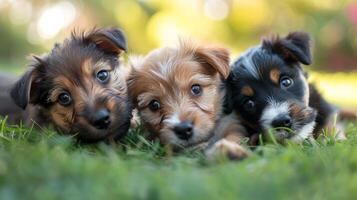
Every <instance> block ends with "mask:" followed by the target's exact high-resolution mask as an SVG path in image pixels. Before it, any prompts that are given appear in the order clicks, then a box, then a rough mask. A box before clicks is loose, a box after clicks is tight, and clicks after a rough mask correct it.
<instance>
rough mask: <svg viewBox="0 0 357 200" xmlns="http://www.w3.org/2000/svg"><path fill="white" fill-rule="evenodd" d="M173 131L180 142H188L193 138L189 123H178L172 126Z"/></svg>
mask: <svg viewBox="0 0 357 200" xmlns="http://www.w3.org/2000/svg"><path fill="white" fill-rule="evenodd" d="M173 130H174V132H175V134H176V136H177V137H178V138H180V139H182V140H189V139H190V138H191V137H192V136H193V124H192V122H189V121H184V122H180V123H179V124H177V125H175V126H174V128H173Z"/></svg>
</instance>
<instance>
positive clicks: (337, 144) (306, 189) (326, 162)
mask: <svg viewBox="0 0 357 200" xmlns="http://www.w3.org/2000/svg"><path fill="white" fill-rule="evenodd" d="M0 69H1V68H0ZM6 71H12V72H15V73H18V71H19V70H16V68H13V70H6ZM311 74H312V76H311V80H312V81H313V82H316V83H317V85H318V87H319V88H320V89H321V90H322V93H323V94H324V95H325V96H327V97H328V98H329V100H331V101H332V102H334V103H337V104H339V105H351V106H354V107H355V108H356V106H357V104H356V101H355V99H356V98H357V97H356V98H354V97H355V95H356V93H355V92H354V88H356V85H357V82H356V80H357V79H356V77H357V74H356V73H354V74H352V75H348V74H343V73H342V74H335V75H332V74H325V73H316V72H314V73H311ZM343 92H344V94H343ZM347 108H351V107H347ZM346 126H347V134H348V140H346V141H334V140H333V138H328V137H323V138H321V139H320V140H318V141H317V142H316V143H308V142H307V143H304V144H302V145H292V144H290V145H287V146H280V145H277V144H266V145H264V146H261V147H259V148H258V149H256V150H255V151H254V153H253V155H252V156H251V157H249V158H248V159H245V160H243V161H240V162H230V161H228V160H225V159H220V160H218V161H215V162H209V161H207V160H205V158H204V156H203V155H202V154H201V153H200V152H197V151H187V152H183V153H181V154H179V155H173V154H172V153H170V152H168V151H166V149H165V148H162V147H161V146H160V145H159V144H158V143H157V142H149V141H146V140H145V139H143V137H142V136H141V134H142V133H143V130H142V129H141V128H137V129H135V130H131V132H130V134H129V135H128V136H127V137H126V138H125V145H105V144H97V145H92V146H83V145H78V144H75V142H74V140H73V139H72V138H70V137H68V136H67V137H66V136H60V135H58V134H57V133H56V132H54V131H51V130H37V129H34V128H31V127H23V126H9V125H7V124H6V122H5V120H0V148H1V149H0V199H205V200H209V199H355V198H356V197H357V123H347V122H346Z"/></svg>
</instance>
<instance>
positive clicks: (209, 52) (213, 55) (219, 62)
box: [195, 47, 230, 79]
mask: <svg viewBox="0 0 357 200" xmlns="http://www.w3.org/2000/svg"><path fill="white" fill-rule="evenodd" d="M195 58H196V59H197V60H198V61H199V62H201V63H207V64H208V65H210V66H211V67H212V68H213V69H214V70H216V71H217V72H218V73H219V74H220V75H221V76H222V77H224V79H226V78H227V77H228V75H229V70H230V67H229V51H228V50H227V49H225V48H221V47H209V48H200V47H199V48H198V49H197V50H196V51H195Z"/></svg>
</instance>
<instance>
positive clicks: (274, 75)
mask: <svg viewBox="0 0 357 200" xmlns="http://www.w3.org/2000/svg"><path fill="white" fill-rule="evenodd" d="M270 79H271V81H272V82H273V83H275V84H276V85H279V80H280V71H279V70H278V69H272V70H271V71H270Z"/></svg>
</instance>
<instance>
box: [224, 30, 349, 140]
mask: <svg viewBox="0 0 357 200" xmlns="http://www.w3.org/2000/svg"><path fill="white" fill-rule="evenodd" d="M301 64H305V65H309V64H311V53H310V38H309V36H308V34H306V33H303V32H293V33H290V34H288V35H287V36H286V37H284V38H280V37H275V38H271V39H264V40H263V42H262V43H261V44H260V45H259V46H256V47H253V48H251V49H249V50H248V51H247V52H245V53H244V54H243V55H242V56H240V57H239V58H238V59H237V60H236V61H235V62H234V64H233V65H232V69H231V74H230V76H229V78H228V81H227V87H228V91H229V92H228V94H229V95H230V98H228V99H229V101H228V104H227V105H228V109H227V110H228V112H231V111H232V112H233V113H234V114H235V115H236V116H237V117H238V119H239V120H240V121H241V123H242V124H243V125H244V127H245V128H246V130H247V132H248V136H249V137H251V141H252V143H256V142H257V140H255V139H257V137H256V136H258V135H259V134H261V133H262V134H263V135H265V134H266V133H268V132H270V130H273V132H272V133H273V135H274V137H275V139H276V140H277V141H280V142H284V141H286V140H291V141H295V142H300V141H302V140H304V139H306V138H312V137H313V138H317V137H318V136H319V134H321V133H322V130H323V128H328V129H329V130H330V131H329V132H331V130H332V127H333V125H334V124H333V121H334V120H333V119H334V116H336V114H337V113H338V110H337V109H336V108H335V107H334V106H332V105H331V104H329V103H328V102H327V101H326V100H325V99H324V98H323V97H322V96H321V95H320V94H319V93H318V91H317V90H316V89H315V87H314V86H313V85H311V84H309V83H308V81H307V75H306V72H305V71H304V69H303V67H302V66H301ZM336 130H337V133H336V136H337V138H344V137H345V136H344V133H343V131H342V129H340V128H339V127H338V126H337V127H336Z"/></svg>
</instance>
